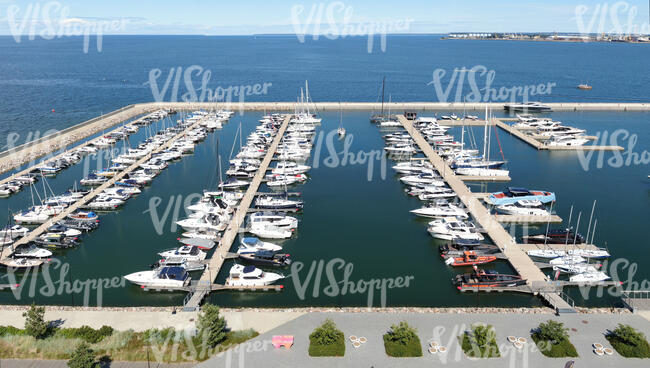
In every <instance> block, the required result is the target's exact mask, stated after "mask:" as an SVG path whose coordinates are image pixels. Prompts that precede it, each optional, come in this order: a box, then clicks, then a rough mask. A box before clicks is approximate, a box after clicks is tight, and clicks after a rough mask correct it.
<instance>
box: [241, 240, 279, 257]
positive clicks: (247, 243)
mask: <svg viewBox="0 0 650 368" xmlns="http://www.w3.org/2000/svg"><path fill="white" fill-rule="evenodd" d="M281 250H282V247H281V246H279V245H277V244H273V243H269V242H263V241H261V240H259V239H258V238H255V237H240V238H239V248H238V249H237V253H239V254H252V253H256V252H258V251H269V252H279V251H281Z"/></svg>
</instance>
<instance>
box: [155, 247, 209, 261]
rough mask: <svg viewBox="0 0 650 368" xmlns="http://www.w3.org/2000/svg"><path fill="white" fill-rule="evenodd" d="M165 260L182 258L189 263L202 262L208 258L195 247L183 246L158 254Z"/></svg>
mask: <svg viewBox="0 0 650 368" xmlns="http://www.w3.org/2000/svg"><path fill="white" fill-rule="evenodd" d="M158 255H159V256H161V257H163V258H170V257H180V258H182V259H184V260H187V261H194V262H198V261H202V260H204V259H205V257H206V253H205V252H204V251H202V250H201V249H199V248H198V247H195V246H189V245H183V246H181V247H179V248H174V249H169V250H166V251H163V252H160V253H158Z"/></svg>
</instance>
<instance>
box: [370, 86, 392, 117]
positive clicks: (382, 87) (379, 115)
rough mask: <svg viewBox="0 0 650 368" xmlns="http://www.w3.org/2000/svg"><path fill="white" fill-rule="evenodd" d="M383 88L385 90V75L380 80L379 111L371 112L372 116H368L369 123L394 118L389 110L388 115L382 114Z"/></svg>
mask: <svg viewBox="0 0 650 368" xmlns="http://www.w3.org/2000/svg"><path fill="white" fill-rule="evenodd" d="M385 90H386V77H384V79H383V80H382V81H381V113H379V114H373V115H372V116H370V122H371V123H381V122H384V121H386V120H390V119H391V118H393V119H394V117H392V116H390V112H389V113H388V115H384V96H385V94H384V93H385Z"/></svg>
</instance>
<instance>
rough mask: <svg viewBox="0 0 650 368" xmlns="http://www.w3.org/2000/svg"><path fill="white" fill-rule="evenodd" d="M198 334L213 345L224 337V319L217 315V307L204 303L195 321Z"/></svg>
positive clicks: (225, 327)
mask: <svg viewBox="0 0 650 368" xmlns="http://www.w3.org/2000/svg"><path fill="white" fill-rule="evenodd" d="M196 327H197V329H198V330H199V335H201V336H206V339H207V343H208V346H210V347H215V346H217V345H218V344H219V343H221V342H222V341H224V340H225V339H226V336H227V335H226V333H227V332H228V328H227V326H226V320H225V319H224V318H223V317H221V316H220V315H219V307H217V306H216V305H212V304H209V303H208V304H205V305H204V306H203V307H201V314H199V318H198V320H197V323H196Z"/></svg>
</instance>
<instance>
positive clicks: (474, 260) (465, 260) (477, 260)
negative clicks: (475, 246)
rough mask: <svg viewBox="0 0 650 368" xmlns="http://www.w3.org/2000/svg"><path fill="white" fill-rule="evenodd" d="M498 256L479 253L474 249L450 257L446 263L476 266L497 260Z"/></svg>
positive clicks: (456, 265) (457, 265) (455, 265)
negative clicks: (458, 255)
mask: <svg viewBox="0 0 650 368" xmlns="http://www.w3.org/2000/svg"><path fill="white" fill-rule="evenodd" d="M496 259H497V257H495V256H491V255H480V256H479V255H477V254H476V252H474V251H473V250H466V251H464V252H463V255H462V256H460V257H449V258H447V259H446V260H445V263H446V264H448V265H450V266H454V267H459V266H476V265H480V264H484V263H489V262H492V261H496Z"/></svg>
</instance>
